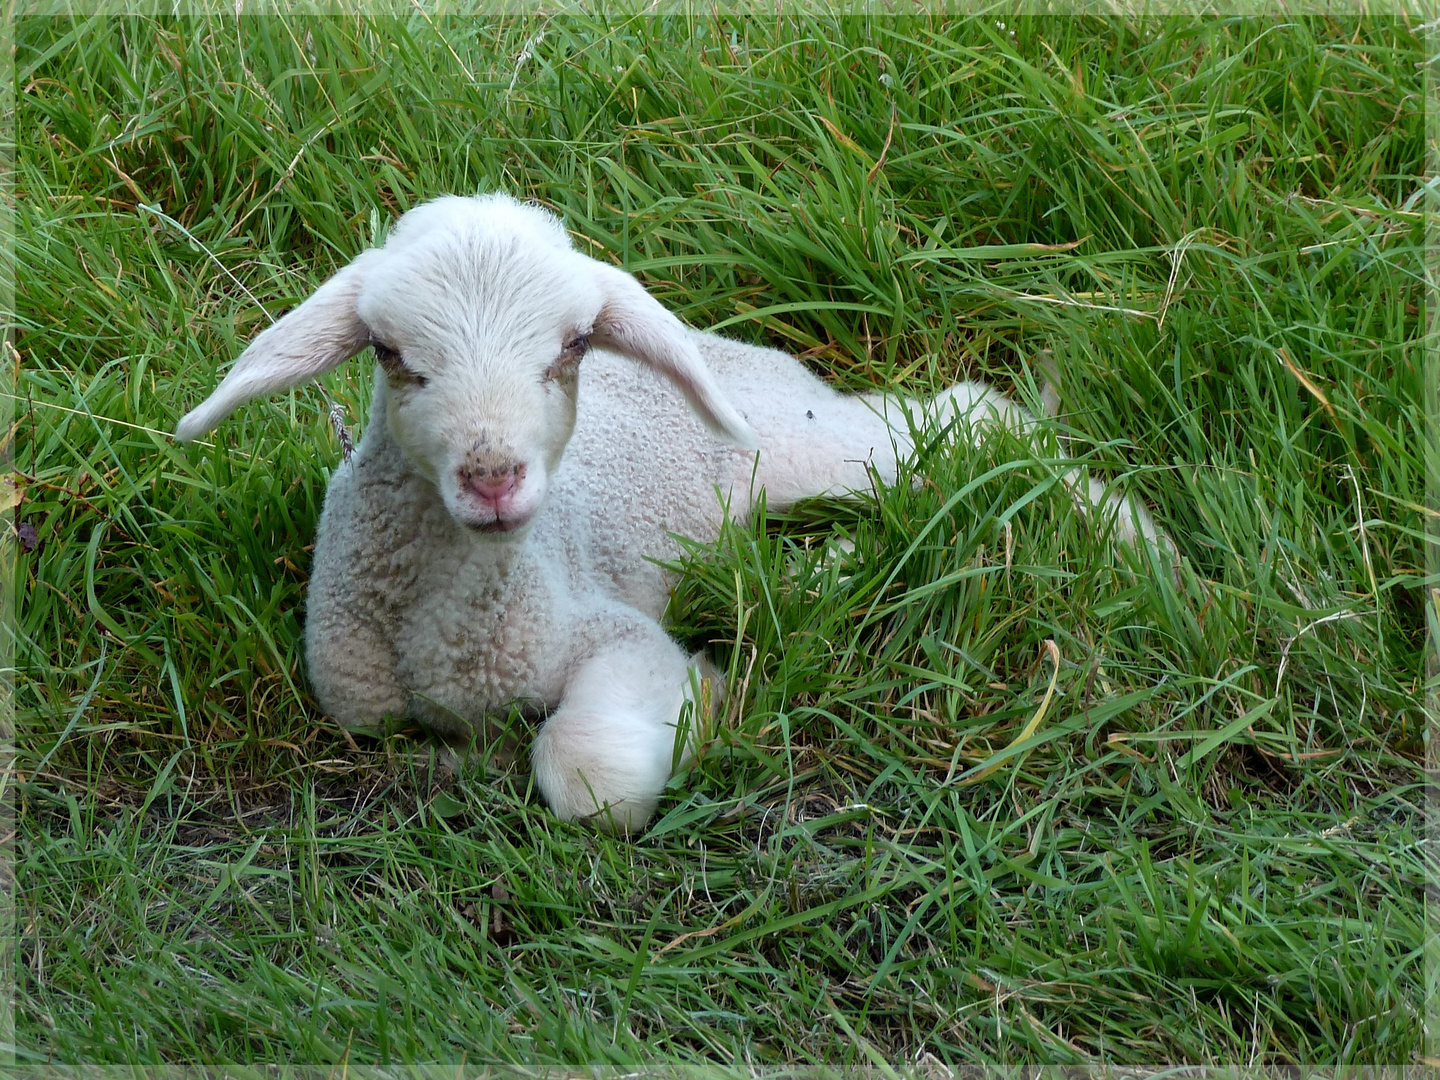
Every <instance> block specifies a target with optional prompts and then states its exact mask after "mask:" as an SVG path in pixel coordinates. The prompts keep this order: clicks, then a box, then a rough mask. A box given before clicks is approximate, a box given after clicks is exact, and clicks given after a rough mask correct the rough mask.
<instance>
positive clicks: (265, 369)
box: [175, 250, 379, 442]
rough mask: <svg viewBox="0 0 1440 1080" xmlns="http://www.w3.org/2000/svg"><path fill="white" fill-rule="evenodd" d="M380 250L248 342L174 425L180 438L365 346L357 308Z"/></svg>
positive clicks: (361, 258)
mask: <svg viewBox="0 0 1440 1080" xmlns="http://www.w3.org/2000/svg"><path fill="white" fill-rule="evenodd" d="M377 255H379V252H378V251H374V250H372V251H366V252H364V253H362V254H361V255H360V256H359V257H357V258H356V259H355V261H354V262H352V263H350V265H349V266H346V267H345V268H344V269H343V270H341V271H339V272H338V273H337V274H335V276H334V277H332V278H330V280H329V281H327V282H325V284H323V285H321V286H320V288H318V289H316V290H315V293H314V294H313V295H312V296H311V297H310V299H308V300H306V301H305V302H304V303H303V304H301V305H300V306H299V307H297V308H296V309H295V310H294V311H291V312H290V313H289V314H288V315H286V316H285V317H284V318H282V319H280V320H279V321H278V322H276V323H275V325H274V326H271V327H269V328H267V329H266V330H264V331H262V332H261V333H260V334H259V335H258V336H257V337H256V338H255V340H254V341H252V342H251V343H250V346H249V348H247V349H246V350H245V351H244V352H243V353H241V354H240V358H239V359H238V360H236V361H235V366H234V367H233V368H231V369H230V373H229V374H228V375H226V376H225V378H224V379H222V380H221V382H220V385H219V386H217V387H216V388H215V391H214V393H212V394H211V395H210V396H209V397H208V398H206V399H205V400H204V402H202V403H201V404H200V406H199V407H198V408H195V409H193V410H192V411H190V412H188V413H186V414H185V416H184V417H182V418H181V420H180V423H179V424H178V425H177V426H176V428H175V437H176V438H177V439H180V440H181V441H182V442H189V441H191V440H192V439H198V438H199V437H200V436H201V435H204V434H205V433H206V432H207V431H209V430H210V429H211V428H213V427H214V426H215V425H216V424H218V423H220V421H221V420H224V419H225V417H227V416H229V415H230V414H231V413H232V412H234V411H235V410H236V409H237V408H239V407H240V406H241V405H243V404H245V402H247V401H253V400H254V399H255V398H259V397H268V396H269V395H271V394H275V393H279V392H280V391H282V390H289V389H291V388H292V387H295V386H299V385H300V384H301V383H303V382H306V381H307V380H309V379H313V378H315V377H316V376H317V375H322V374H324V373H325V372H327V371H329V370H330V369H331V368H333V367H336V366H338V365H340V364H343V363H344V362H345V361H346V360H348V359H350V357H352V356H354V355H355V354H356V353H358V352H359V351H360V350H361V349H363V348H365V346H366V345H368V344H369V337H370V335H369V330H368V329H367V328H366V326H365V324H364V323H362V322H361V321H360V317H359V315H357V314H356V312H355V303H356V301H357V299H358V298H359V296H360V287H361V286H362V285H363V284H364V281H365V274H366V272H367V270H368V269H369V268H370V267H371V266H372V265H373V263H374V258H375V256H377Z"/></svg>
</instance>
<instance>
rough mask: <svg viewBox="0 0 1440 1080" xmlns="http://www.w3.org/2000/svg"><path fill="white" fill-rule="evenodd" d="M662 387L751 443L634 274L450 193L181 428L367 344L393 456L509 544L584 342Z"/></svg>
mask: <svg viewBox="0 0 1440 1080" xmlns="http://www.w3.org/2000/svg"><path fill="white" fill-rule="evenodd" d="M592 338H593V340H594V343H595V344H596V345H597V346H603V347H604V348H606V349H609V350H611V351H613V352H615V353H618V354H620V355H623V356H628V357H629V358H630V359H632V360H633V361H635V362H636V363H638V364H643V365H645V366H647V367H649V368H650V369H651V370H653V371H655V372H657V373H658V374H660V375H662V376H663V377H664V378H666V379H668V380H669V381H670V382H671V383H672V384H673V385H674V386H675V387H676V388H677V389H678V390H680V392H681V393H683V394H684V395H685V398H686V400H687V401H688V402H689V403H690V407H691V408H692V409H694V410H695V412H696V414H697V415H698V416H699V417H700V419H701V420H702V421H704V423H705V424H706V425H708V426H709V427H710V428H711V429H712V430H713V431H715V432H717V433H719V434H721V435H723V436H725V437H726V438H729V439H730V440H732V441H733V442H734V443H736V444H737V445H739V446H742V447H745V448H747V449H751V450H754V449H756V448H757V447H758V440H757V439H756V436H755V432H754V431H752V430H751V429H750V426H749V425H748V424H747V423H746V422H745V420H744V418H743V417H741V416H740V414H739V413H737V412H736V411H735V409H734V407H733V406H732V405H731V404H730V403H729V402H728V401H726V400H725V397H724V395H723V394H722V393H721V392H720V387H719V386H718V385H717V384H716V382H715V380H714V377H713V376H712V375H711V374H710V372H709V370H708V369H707V368H706V367H705V363H704V361H703V360H702V359H701V357H700V353H699V352H698V351H697V350H696V348H695V344H694V342H692V341H691V340H690V338H689V335H688V333H687V331H686V330H685V327H684V326H683V325H681V323H680V321H679V320H678V319H676V318H675V316H673V315H671V314H670V313H669V312H668V311H666V310H665V309H664V308H663V307H662V306H661V305H660V304H659V303H657V302H656V301H655V299H654V298H653V297H651V296H650V295H649V294H648V293H646V292H645V290H644V288H642V287H641V285H640V283H639V282H637V281H636V280H635V279H634V278H632V277H631V276H630V275H629V274H627V273H624V272H623V271H621V270H618V269H616V268H615V267H613V266H610V265H608V264H606V263H602V262H599V261H598V260H594V259H591V258H589V257H587V256H584V255H581V254H580V253H579V252H577V251H575V250H574V249H573V248H572V247H571V246H570V241H569V238H568V237H567V236H566V235H565V230H564V229H563V228H562V227H561V225H560V223H559V222H558V221H557V220H556V219H555V218H554V217H552V216H551V215H550V214H548V213H546V212H545V211H543V210H540V209H538V208H536V207H533V206H527V205H525V204H522V203H518V202H516V201H515V200H514V199H511V198H509V197H507V196H504V195H484V196H477V197H475V198H461V197H458V196H449V197H446V198H442V199H436V200H435V201H433V202H429V203H425V204H424V205H422V206H419V207H416V208H415V209H414V210H411V211H410V212H409V213H407V214H405V215H404V216H403V217H402V218H401V219H400V220H399V222H397V223H396V226H395V229H394V231H393V232H392V233H391V235H390V239H389V241H388V242H387V243H386V245H385V247H384V248H383V249H378V250H377V249H372V250H369V251H365V252H362V253H361V254H360V255H358V256H356V258H355V259H354V261H353V262H351V263H350V264H349V265H348V266H346V267H344V268H343V269H341V270H340V271H339V272H337V273H336V274H335V275H334V276H333V277H331V278H330V279H329V280H328V281H326V282H325V283H324V284H323V285H321V286H320V287H319V288H318V289H316V290H315V293H314V295H313V296H311V297H310V298H309V299H308V300H306V301H305V302H304V303H303V304H301V305H300V306H299V307H297V308H296V309H295V310H293V311H291V312H290V313H289V314H287V315H286V316H285V317H284V318H282V319H280V320H279V321H278V322H277V323H275V325H274V326H271V327H269V328H268V329H266V330H264V331H262V332H261V333H260V334H259V335H258V336H257V337H256V338H255V340H254V341H252V342H251V343H250V346H249V347H248V348H247V349H246V350H245V351H244V352H243V353H242V354H241V355H240V358H239V359H238V360H237V361H236V362H235V366H234V368H232V369H231V371H230V373H229V374H227V375H226V376H225V378H224V380H223V381H222V382H221V383H220V385H219V386H218V387H216V388H215V391H214V393H212V394H211V395H210V396H209V397H208V398H206V399H205V401H204V402H203V403H201V404H200V405H199V406H198V407H197V408H195V409H192V410H191V411H190V412H189V413H187V414H186V415H185V416H184V417H182V418H181V420H180V423H179V424H178V425H177V427H176V429H175V433H176V435H177V436H178V437H179V438H181V439H186V440H189V439H195V438H198V437H199V436H201V435H203V434H205V432H207V431H209V430H210V429H211V428H213V427H214V426H215V425H216V424H217V423H219V422H220V421H221V420H223V419H224V418H225V417H226V416H227V415H229V413H230V412H231V411H232V410H233V409H235V408H236V407H237V406H238V405H240V404H242V403H243V402H246V401H250V400H251V399H253V398H257V397H263V396H266V395H269V394H273V393H277V392H279V391H282V390H287V389H289V388H291V387H295V386H299V385H300V384H301V383H303V382H305V381H306V380H307V379H313V378H314V377H315V376H317V375H319V374H321V373H323V372H326V371H329V370H330V369H331V368H333V367H334V366H335V365H336V364H340V363H343V362H344V361H346V360H348V359H349V358H350V357H352V356H355V355H356V354H358V353H360V352H363V351H364V350H365V349H366V348H367V347H373V348H374V349H375V355H376V356H377V357H378V358H379V360H380V363H381V365H382V366H383V367H384V368H385V372H386V380H387V386H386V400H387V408H386V420H387V423H388V424H389V427H390V431H391V433H392V434H393V436H394V439H395V441H396V443H397V444H398V445H399V447H400V450H401V452H402V453H403V454H404V455H405V456H406V458H407V459H408V460H409V461H410V463H411V464H412V465H413V466H414V467H415V468H416V469H417V470H418V471H419V472H420V473H421V474H422V475H424V476H426V477H428V478H429V479H430V481H431V482H432V483H433V484H434V485H435V487H436V488H437V490H438V491H439V492H440V494H441V496H442V497H443V498H444V500H445V505H446V508H447V509H448V510H449V511H450V513H451V515H452V516H453V517H454V518H455V520H456V521H459V522H461V523H462V524H464V525H466V526H469V527H471V528H473V529H475V530H476V531H477V532H480V533H490V534H496V535H499V534H513V533H515V532H516V531H517V530H520V529H523V528H524V527H525V526H526V525H527V524H528V523H529V522H530V521H531V520H532V519H533V518H534V516H535V513H536V511H538V510H539V508H540V504H541V503H542V502H543V501H544V499H545V493H546V491H547V490H548V488H549V486H550V482H551V480H552V478H553V477H554V475H555V469H556V467H557V466H558V465H559V464H560V456H561V455H562V454H563V453H564V452H565V444H566V443H567V442H569V440H570V434H571V432H572V431H573V430H574V428H575V395H576V389H577V382H578V375H579V365H580V363H581V361H582V358H583V357H584V354H585V351H586V350H587V349H588V348H589V346H590V343H591V340H592Z"/></svg>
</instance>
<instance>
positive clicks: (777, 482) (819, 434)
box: [747, 380, 1033, 508]
mask: <svg viewBox="0 0 1440 1080" xmlns="http://www.w3.org/2000/svg"><path fill="white" fill-rule="evenodd" d="M982 412H983V414H984V415H985V416H987V417H990V416H994V417H999V418H1000V419H1001V420H1002V421H1004V422H1007V423H1009V422H1011V420H1010V417H1011V414H1014V415H1015V417H1016V420H1017V421H1019V419H1020V418H1024V420H1027V421H1029V422H1031V423H1033V418H1032V417H1031V416H1030V414H1029V413H1027V412H1025V411H1024V410H1023V409H1020V408H1019V406H1017V405H1015V404H1014V403H1013V402H1011V401H1010V400H1009V399H1007V398H1005V397H1004V396H1003V395H1001V394H999V393H998V392H996V391H994V390H991V389H990V388H988V387H986V386H983V385H981V384H980V383H961V384H958V385H956V386H952V387H950V388H949V389H947V390H945V391H943V392H942V393H940V394H937V395H935V397H933V398H928V399H922V398H896V397H892V396H888V395H885V394H840V393H836V392H835V391H834V390H832V389H830V388H829V387H828V386H825V385H824V384H822V383H820V382H819V380H816V384H815V386H814V388H813V390H812V392H811V393H808V394H800V395H794V396H788V397H786V398H785V399H784V400H782V401H778V402H776V403H774V404H773V405H772V406H771V407H770V408H768V409H766V415H765V416H764V417H763V418H762V419H761V420H760V421H759V422H758V423H757V424H756V426H757V428H758V429H759V431H760V436H761V450H760V460H759V463H758V465H757V466H756V476H755V482H756V487H757V488H759V487H763V488H764V489H765V492H766V498H767V501H768V503H769V505H770V506H771V507H772V508H783V507H786V506H790V505H792V504H793V503H795V502H797V501H798V500H800V499H805V498H812V497H814V496H817V495H832V496H840V497H844V496H847V495H852V494H865V493H868V492H870V491H871V490H872V488H873V479H872V474H873V477H875V478H878V479H879V480H880V481H881V482H882V483H885V484H893V483H894V482H895V478H896V475H897V470H898V462H899V459H901V458H903V457H905V456H906V455H907V454H909V453H910V452H911V451H912V450H913V449H914V442H913V439H912V432H913V431H915V430H918V429H920V428H922V427H924V426H925V425H926V424H927V423H931V422H933V423H939V424H945V423H948V422H949V421H950V420H951V419H952V418H953V417H954V416H956V415H957V414H958V413H966V414H969V413H975V414H976V415H977V416H978V415H980V414H981V413H982ZM747 479H748V478H747Z"/></svg>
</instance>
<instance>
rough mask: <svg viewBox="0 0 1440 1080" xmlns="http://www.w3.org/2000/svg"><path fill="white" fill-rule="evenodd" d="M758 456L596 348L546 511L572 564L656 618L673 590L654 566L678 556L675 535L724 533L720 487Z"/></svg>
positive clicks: (627, 363) (659, 382)
mask: <svg viewBox="0 0 1440 1080" xmlns="http://www.w3.org/2000/svg"><path fill="white" fill-rule="evenodd" d="M751 456H752V455H749V454H746V453H745V452H744V451H741V450H738V449H736V448H735V447H733V446H732V445H730V444H728V443H726V442H725V441H724V440H723V439H722V438H720V437H718V436H716V435H713V434H711V433H710V432H709V431H707V430H706V429H705V427H704V426H703V425H702V424H701V423H700V421H699V420H698V419H696V417H695V415H694V413H693V412H691V410H690V408H689V406H688V405H687V403H686V401H685V399H684V397H682V396H681V395H680V393H679V392H678V391H677V390H675V388H674V387H673V386H672V385H671V384H670V383H669V382H667V381H666V380H665V379H663V378H661V377H660V376H658V375H656V374H655V373H654V372H652V371H650V370H649V369H648V368H643V367H641V366H639V365H638V364H636V363H635V362H634V361H632V360H628V359H625V358H623V357H620V356H616V355H615V354H613V353H609V352H605V351H603V350H596V351H595V352H594V353H592V354H591V355H590V356H589V357H587V359H586V360H585V363H584V364H583V365H582V368H581V377H580V386H579V407H578V409H577V414H576V421H575V433H574V435H573V437H572V438H571V441H570V445H569V448H568V449H567V450H566V453H565V457H564V458H563V459H562V461H561V464H560V468H559V470H558V471H557V473H556V477H555V484H554V487H553V488H552V490H551V495H550V500H549V506H548V507H547V510H548V511H553V513H552V514H550V515H549V516H550V517H551V519H552V520H555V521H556V522H557V524H559V525H560V526H561V527H560V529H558V530H557V532H560V533H561V534H563V537H564V539H563V544H564V545H565V555H566V557H567V558H568V559H571V560H572V561H573V563H574V565H575V566H577V567H578V568H580V570H581V571H582V572H583V573H585V574H587V575H588V576H589V577H590V579H591V580H592V581H593V582H598V583H599V587H603V588H607V589H609V590H611V591H612V592H613V594H614V595H615V596H617V597H619V598H620V599H623V600H624V601H625V602H626V603H629V604H632V605H634V606H635V607H636V608H638V609H639V610H641V611H643V612H645V613H646V614H648V615H651V616H653V617H658V616H659V615H660V613H661V612H662V611H663V609H664V607H665V603H666V600H667V598H668V587H669V586H668V582H667V580H666V578H665V575H664V572H663V571H662V570H661V569H660V568H659V567H658V566H656V565H655V563H654V561H653V560H656V559H660V560H668V559H673V558H675V557H676V556H677V555H678V554H679V553H680V547H679V545H678V544H677V543H676V541H675V539H674V536H677V535H678V536H685V537H690V538H692V539H696V540H701V541H708V540H713V539H714V538H715V537H716V536H718V535H719V530H720V525H721V522H722V521H723V520H724V514H725V505H724V503H723V501H722V499H721V496H720V494H719V492H718V490H717V489H720V488H722V487H723V488H724V489H725V490H726V491H728V489H729V486H730V481H731V477H732V476H733V475H734V474H735V472H736V470H737V468H739V466H740V464H741V463H742V462H743V461H745V460H748V459H749V458H750V457H751ZM541 526H542V522H539V521H537V522H536V526H535V528H536V530H537V532H538V531H539V530H540V528H541Z"/></svg>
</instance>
